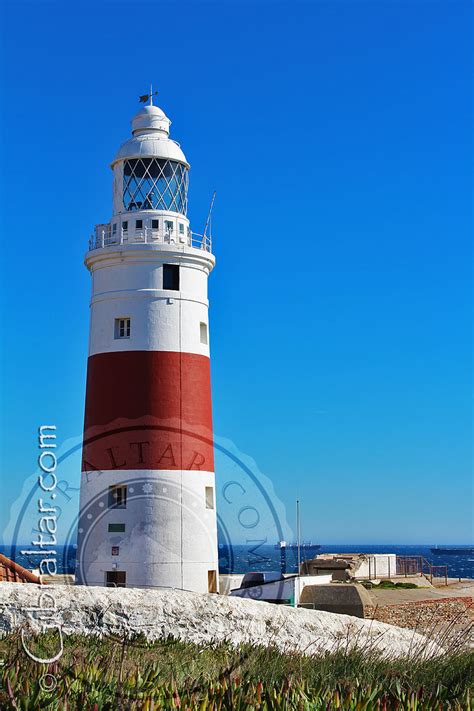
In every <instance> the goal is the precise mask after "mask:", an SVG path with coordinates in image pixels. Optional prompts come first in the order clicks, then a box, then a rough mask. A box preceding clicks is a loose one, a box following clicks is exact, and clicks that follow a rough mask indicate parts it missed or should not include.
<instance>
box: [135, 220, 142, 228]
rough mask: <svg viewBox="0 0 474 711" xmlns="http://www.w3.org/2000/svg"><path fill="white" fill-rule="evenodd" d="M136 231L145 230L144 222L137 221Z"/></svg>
mask: <svg viewBox="0 0 474 711" xmlns="http://www.w3.org/2000/svg"><path fill="white" fill-rule="evenodd" d="M135 229H136V230H142V229H143V220H135Z"/></svg>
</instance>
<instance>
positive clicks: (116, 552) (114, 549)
mask: <svg viewBox="0 0 474 711" xmlns="http://www.w3.org/2000/svg"><path fill="white" fill-rule="evenodd" d="M119 553H120V548H119V546H112V555H119Z"/></svg>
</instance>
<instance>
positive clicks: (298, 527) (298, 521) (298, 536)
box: [296, 499, 301, 575]
mask: <svg viewBox="0 0 474 711" xmlns="http://www.w3.org/2000/svg"><path fill="white" fill-rule="evenodd" d="M296 541H297V546H298V575H299V574H300V566H301V519H300V500H299V499H296Z"/></svg>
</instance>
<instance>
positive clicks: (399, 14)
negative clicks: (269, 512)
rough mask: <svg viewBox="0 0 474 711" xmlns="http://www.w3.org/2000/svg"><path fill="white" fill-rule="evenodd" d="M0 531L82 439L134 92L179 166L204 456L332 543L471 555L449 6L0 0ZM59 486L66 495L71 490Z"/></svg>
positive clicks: (464, 221)
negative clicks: (46, 428) (237, 473)
mask: <svg viewBox="0 0 474 711" xmlns="http://www.w3.org/2000/svg"><path fill="white" fill-rule="evenodd" d="M1 13H2V16H3V17H2V24H3V31H2V61H1V82H2V94H3V97H4V100H3V103H4V105H3V119H2V166H3V168H2V171H1V181H2V190H1V201H2V205H1V218H2V240H3V245H2V248H3V255H2V256H3V260H2V262H3V268H2V302H3V304H2V305H3V309H2V311H3V316H2V371H3V376H2V381H3V389H2V416H3V422H2V497H1V499H2V501H1V506H2V518H3V517H5V520H7V519H8V515H9V514H8V512H9V509H10V506H11V504H12V503H13V502H14V501H15V500H17V499H18V498H19V496H20V492H21V487H22V483H23V481H24V480H25V478H26V477H27V476H29V475H30V474H31V473H32V472H33V471H34V469H35V465H36V456H37V443H36V430H37V427H38V425H39V424H42V423H44V422H48V421H52V422H54V423H56V425H57V427H58V436H59V438H60V439H61V440H62V441H64V440H66V439H67V438H68V437H74V436H77V435H80V433H81V429H82V419H83V406H84V388H85V367H86V358H87V339H88V299H89V288H90V285H89V275H88V273H87V271H86V269H85V268H84V266H83V256H84V252H85V249H86V244H87V239H88V236H89V235H90V233H91V231H92V229H93V226H94V224H95V223H97V222H104V221H107V220H108V219H109V217H110V214H111V172H110V170H109V168H108V164H109V162H110V160H111V159H112V157H113V155H114V153H115V151H116V149H117V147H118V146H119V144H120V143H121V142H122V141H123V140H125V139H126V138H127V136H128V135H129V125H130V124H129V121H130V119H131V118H132V116H133V114H134V113H135V111H136V110H138V102H137V97H138V95H139V94H142V93H144V92H146V90H147V87H148V85H149V82H150V81H153V83H154V85H155V87H156V88H158V90H159V92H160V93H159V101H158V103H159V104H160V105H161V106H162V107H163V108H164V109H165V111H166V112H167V114H168V115H169V116H170V117H171V119H172V121H173V125H172V136H173V137H174V138H176V139H177V140H178V141H179V142H180V143H181V145H182V146H183V148H184V150H185V153H186V155H187V157H188V159H189V160H190V162H191V166H192V168H191V174H190V217H191V221H192V225H193V228H194V229H195V230H196V231H201V229H200V228H202V226H203V223H204V220H205V217H206V213H207V207H208V204H209V199H210V196H211V194H212V191H213V190H214V189H216V190H217V200H216V205H215V213H214V244H215V253H216V256H217V267H216V270H215V272H214V273H213V274H212V277H211V279H210V298H211V303H212V306H211V346H212V383H213V402H214V428H215V432H216V435H218V436H221V437H225V438H228V439H229V440H231V441H232V442H234V444H235V446H236V447H237V448H238V450H240V451H241V452H243V453H245V454H248V455H250V456H251V457H252V458H253V459H254V460H255V462H256V463H257V465H258V467H259V469H260V470H261V471H262V472H264V473H265V474H266V475H267V476H268V477H269V479H271V481H272V482H273V485H274V488H275V495H276V496H277V497H278V499H279V500H280V501H282V502H283V504H284V505H285V506H287V518H288V521H289V523H290V524H292V523H293V521H294V518H293V512H294V500H295V497H296V496H297V495H299V496H300V498H301V499H302V516H303V534H304V536H305V537H307V538H310V537H312V538H313V539H314V540H319V541H322V542H325V543H338V542H354V543H356V542H359V543H364V542H380V543H390V542H392V543H397V542H400V543H418V542H420V543H422V542H427V543H430V542H431V543H449V542H451V543H462V542H469V541H470V540H471V539H472V473H471V458H470V457H471V449H470V443H471V414H472V413H471V380H470V378H471V341H470V337H471V317H472V313H471V284H472V273H471V226H472V225H471V222H472V220H471V183H472V179H471V148H472V147H471V93H472V87H471V78H470V72H471V61H470V59H471V51H472V40H471V16H470V15H471V10H470V6H469V4H468V3H467V2H466V3H464V2H452V3H442V2H429V1H424V2H343V1H340V2H333V3H329V2H324V3H323V2H312V3H295V2H291V3H285V2H275V3H271V2H260V3H257V2H253V3H248V2H241V3H238V4H237V3H235V4H234V3H232V2H224V3H213V2H202V3H198V2H193V3H186V2H181V3H158V2H156V3H143V4H142V3H140V2H128V1H125V0H123V1H122V2H95V3H94V4H93V5H92V4H91V5H89V4H86V3H76V4H74V5H73V4H71V3H58V4H57V3H54V2H31V3H24V2H8V3H7V2H4V3H3V4H2V7H1ZM77 476H78V474H77Z"/></svg>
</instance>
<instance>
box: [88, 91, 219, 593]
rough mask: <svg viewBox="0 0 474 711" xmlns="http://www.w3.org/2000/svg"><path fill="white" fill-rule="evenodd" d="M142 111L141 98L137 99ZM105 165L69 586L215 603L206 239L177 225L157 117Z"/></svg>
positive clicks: (183, 192)
mask: <svg viewBox="0 0 474 711" xmlns="http://www.w3.org/2000/svg"><path fill="white" fill-rule="evenodd" d="M142 98H145V99H146V100H148V99H147V98H146V97H142ZM148 98H149V100H150V103H149V105H148V106H144V107H143V108H142V109H141V110H140V111H139V112H138V113H137V114H136V116H135V117H134V118H133V121H132V137H131V138H130V139H129V140H127V141H126V142H125V143H124V144H123V145H122V146H121V147H120V148H119V150H118V153H117V155H116V156H115V158H114V160H113V162H112V165H111V167H112V170H113V215H112V219H111V220H110V222H109V223H107V224H101V225H97V227H96V231H95V235H94V236H93V237H92V239H91V242H90V245H89V251H88V252H87V254H86V257H85V264H86V266H87V268H88V270H89V271H90V273H91V277H92V298H91V304H90V309H91V311H90V339H89V359H88V369H87V393H86V407H85V422H84V444H83V467H82V469H83V471H82V483H81V504H80V507H81V509H80V517H79V526H78V556H77V560H78V562H77V570H76V581H77V582H78V583H79V584H85V585H111V586H127V587H128V586H132V587H172V588H181V589H185V590H193V591H198V592H217V589H218V559H217V523H216V510H215V482H214V457H213V436H212V413H211V388H210V360H209V318H208V298H207V279H208V276H209V274H210V272H211V271H212V269H213V267H214V262H215V260H214V256H213V255H212V252H211V242H210V238H209V237H208V236H207V235H204V236H202V235H197V234H195V233H194V232H191V229H190V224H189V220H188V217H187V191H188V171H189V164H188V162H187V160H186V157H185V155H184V153H183V151H182V150H181V148H180V146H179V145H178V144H177V143H176V142H175V141H173V140H172V139H171V138H170V137H169V127H170V120H169V119H168V118H167V116H166V115H165V114H164V112H163V111H162V110H161V109H160V108H158V107H157V106H153V99H152V93H151V94H150V96H149V97H148Z"/></svg>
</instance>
